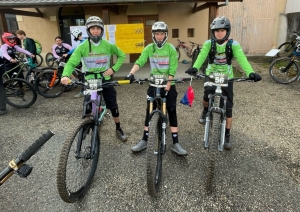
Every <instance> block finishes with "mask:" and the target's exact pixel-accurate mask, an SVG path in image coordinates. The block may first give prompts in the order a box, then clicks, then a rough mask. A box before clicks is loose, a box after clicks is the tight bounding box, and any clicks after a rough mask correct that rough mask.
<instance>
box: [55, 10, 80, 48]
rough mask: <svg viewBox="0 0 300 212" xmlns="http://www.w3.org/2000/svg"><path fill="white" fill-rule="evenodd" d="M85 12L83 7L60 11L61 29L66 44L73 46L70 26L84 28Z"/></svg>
mask: <svg viewBox="0 0 300 212" xmlns="http://www.w3.org/2000/svg"><path fill="white" fill-rule="evenodd" d="M84 17H85V16H84V10H83V9H82V7H61V8H60V9H59V27H60V33H61V37H62V39H63V40H64V42H65V43H68V44H70V45H72V41H71V39H73V37H71V35H70V26H84V24H85V19H84Z"/></svg>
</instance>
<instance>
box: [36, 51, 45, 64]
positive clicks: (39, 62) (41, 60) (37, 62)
mask: <svg viewBox="0 0 300 212" xmlns="http://www.w3.org/2000/svg"><path fill="white" fill-rule="evenodd" d="M43 62H44V58H43V57H42V56H41V55H40V54H37V55H35V65H36V67H39V66H41V65H42V64H43Z"/></svg>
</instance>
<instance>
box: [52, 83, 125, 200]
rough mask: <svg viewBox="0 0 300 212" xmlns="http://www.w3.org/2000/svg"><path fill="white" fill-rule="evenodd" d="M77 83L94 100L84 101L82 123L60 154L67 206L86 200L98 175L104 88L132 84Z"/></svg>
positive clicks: (60, 176) (59, 185) (62, 189)
mask: <svg viewBox="0 0 300 212" xmlns="http://www.w3.org/2000/svg"><path fill="white" fill-rule="evenodd" d="M75 83H76V84H77V85H82V86H84V88H85V89H84V92H83V93H84V95H91V99H90V100H89V101H85V102H84V106H83V112H82V118H83V121H82V123H81V124H79V125H78V126H77V127H76V128H75V130H72V131H70V132H69V133H68V136H67V138H66V140H65V141H64V143H63V146H62V148H61V151H60V156H59V163H58V167H57V174H56V182H57V189H58V193H59V195H60V197H61V199H62V200H63V201H65V202H67V203H73V202H76V201H77V200H79V199H80V198H81V197H83V195H84V194H85V193H86V191H87V189H88V187H89V185H90V183H91V181H92V179H93V176H94V174H95V172H96V168H97V163H98V159H99V154H100V151H99V149H100V131H99V127H101V126H102V124H103V120H104V116H105V115H106V114H107V113H106V105H105V101H104V98H103V95H102V90H103V88H105V87H107V86H117V85H120V84H129V83H130V81H129V80H119V81H109V82H102V79H90V80H86V82H85V83H82V82H75ZM90 104H91V105H92V107H91V108H90ZM90 111H91V113H90Z"/></svg>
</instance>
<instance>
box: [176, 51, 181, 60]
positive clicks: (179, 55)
mask: <svg viewBox="0 0 300 212" xmlns="http://www.w3.org/2000/svg"><path fill="white" fill-rule="evenodd" d="M176 52H177V60H178V61H179V59H180V57H181V53H180V50H179V48H176Z"/></svg>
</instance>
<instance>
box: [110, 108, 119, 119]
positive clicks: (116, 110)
mask: <svg viewBox="0 0 300 212" xmlns="http://www.w3.org/2000/svg"><path fill="white" fill-rule="evenodd" d="M110 112H111V114H112V116H113V117H114V118H116V117H119V108H112V109H110Z"/></svg>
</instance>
